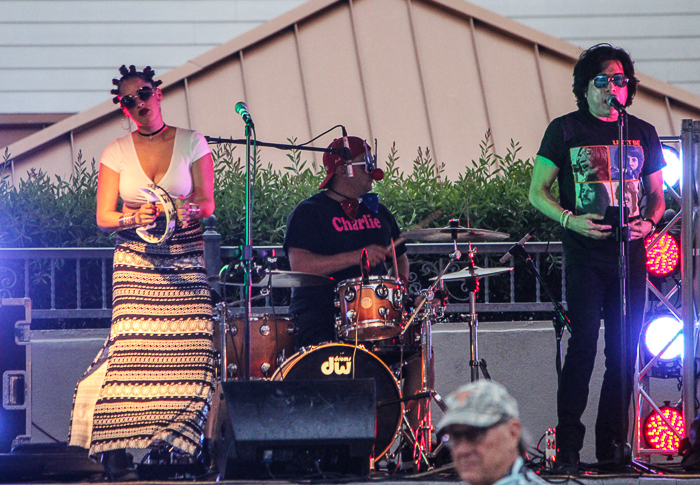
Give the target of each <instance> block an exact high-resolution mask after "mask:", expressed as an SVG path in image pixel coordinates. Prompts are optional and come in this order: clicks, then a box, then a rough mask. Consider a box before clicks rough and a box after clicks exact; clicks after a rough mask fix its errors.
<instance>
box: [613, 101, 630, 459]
mask: <svg viewBox="0 0 700 485" xmlns="http://www.w3.org/2000/svg"><path fill="white" fill-rule="evenodd" d="M617 112H618V117H617V127H618V147H619V150H618V155H619V164H618V165H619V169H620V170H619V173H620V175H619V184H620V185H619V191H620V199H619V201H618V205H619V207H620V217H619V222H618V227H617V228H616V229H615V237H616V238H617V241H618V242H619V244H620V256H619V259H618V270H619V277H620V348H619V351H620V382H621V383H622V386H621V388H620V399H621V401H620V404H621V405H622V403H624V402H625V400H626V398H627V391H628V389H627V388H626V386H625V383H624V379H625V369H626V368H627V366H628V365H629V362H628V359H627V357H628V356H627V330H628V329H629V321H628V319H629V317H628V305H627V270H628V264H629V240H630V229H629V218H628V214H629V212H628V211H627V210H625V209H626V203H625V189H626V187H625V185H626V184H625V176H626V173H627V145H626V143H625V141H626V137H625V132H626V129H627V111H625V110H624V109H618V110H617ZM629 391H630V392H631V390H629ZM623 407H624V406H621V408H620V416H619V418H620V419H621V421H620V422H621V423H628V426H627V428H629V418H628V416H627V414H628V410H627V409H623ZM627 448H628V443H627V436H624V437H623V438H622V442H621V443H619V444H618V448H617V450H616V452H615V463H616V464H617V465H621V466H624V467H628V466H630V465H631V464H632V455H631V454H628V453H626V450H627Z"/></svg>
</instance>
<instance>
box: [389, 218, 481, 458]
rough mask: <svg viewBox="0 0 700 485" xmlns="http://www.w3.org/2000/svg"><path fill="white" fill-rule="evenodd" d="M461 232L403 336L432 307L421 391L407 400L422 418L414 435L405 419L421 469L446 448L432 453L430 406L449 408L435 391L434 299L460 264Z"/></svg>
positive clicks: (425, 330) (425, 328) (426, 321)
mask: <svg viewBox="0 0 700 485" xmlns="http://www.w3.org/2000/svg"><path fill="white" fill-rule="evenodd" d="M450 226H452V227H458V226H459V221H458V220H457V219H453V220H451V221H450ZM457 238H458V235H457V231H453V233H452V242H453V244H454V252H452V253H451V254H450V255H449V257H450V261H449V262H448V263H447V264H446V265H445V267H444V268H442V270H441V271H440V274H439V275H438V277H437V278H436V279H435V282H434V283H433V284H432V285H431V286H430V287H429V288H428V289H426V290H423V291H422V292H421V296H422V298H421V300H420V302H419V303H418V306H417V307H416V308H415V309H414V310H413V313H412V314H411V317H410V318H409V319H408V322H407V323H406V326H405V327H404V329H403V331H402V332H401V336H403V335H404V334H405V333H406V332H407V331H408V329H409V327H410V326H411V325H412V324H413V321H414V320H415V318H416V316H417V315H419V314H420V313H421V310H422V309H423V307H424V306H425V305H426V304H429V307H428V309H427V310H426V311H425V312H424V313H423V314H422V315H421V317H420V319H421V325H422V329H421V389H420V390H419V391H417V392H416V393H415V394H414V395H413V396H410V397H407V398H404V399H405V400H417V401H418V418H419V422H420V424H419V426H418V429H416V431H415V432H414V431H413V430H412V429H411V427H410V424H409V423H408V421H407V418H406V416H404V424H405V427H406V428H408V430H409V431H410V434H408V433H407V432H406V433H404V436H406V437H407V438H408V439H409V440H410V441H412V442H413V446H414V453H413V456H414V460H415V463H416V466H417V467H418V469H420V466H421V463H422V462H423V463H425V464H426V465H427V466H428V467H431V465H430V462H429V459H431V458H434V457H435V454H436V453H437V452H438V451H439V450H440V448H441V447H442V446H443V444H442V443H440V444H439V445H438V446H437V447H436V448H435V449H434V450H431V447H432V432H433V425H432V416H431V410H430V405H431V401H432V400H434V401H435V403H436V404H437V405H438V407H439V408H440V409H441V410H442V412H446V411H447V406H446V405H445V402H444V401H443V399H442V397H441V396H440V394H438V392H437V391H436V390H435V389H434V388H433V385H434V382H432V375H433V373H432V365H431V360H432V354H433V339H432V326H433V324H434V323H435V321H436V320H437V315H436V312H435V305H433V303H432V302H433V299H434V298H435V292H436V291H437V290H438V288H439V285H441V284H442V277H443V276H444V275H445V273H446V272H447V269H448V268H449V267H450V266H451V265H452V263H454V262H455V261H458V260H459V259H460V258H461V257H462V252H461V251H460V250H459V248H458V247H457ZM469 250H470V253H471V252H472V251H471V245H470V247H469Z"/></svg>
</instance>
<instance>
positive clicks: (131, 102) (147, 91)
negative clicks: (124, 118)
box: [119, 86, 153, 109]
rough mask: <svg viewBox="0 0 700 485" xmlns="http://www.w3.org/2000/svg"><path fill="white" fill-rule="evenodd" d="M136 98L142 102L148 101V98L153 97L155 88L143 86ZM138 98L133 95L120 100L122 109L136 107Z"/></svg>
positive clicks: (137, 92)
mask: <svg viewBox="0 0 700 485" xmlns="http://www.w3.org/2000/svg"><path fill="white" fill-rule="evenodd" d="M136 96H138V97H139V99H140V100H141V101H148V98H150V97H151V96H153V88H152V87H150V86H141V87H140V88H138V90H137V91H136ZM136 96H134V95H133V94H129V95H127V96H123V97H122V98H121V99H120V100H119V104H121V105H122V107H124V108H126V109H131V108H133V107H134V106H136V102H137V101H136Z"/></svg>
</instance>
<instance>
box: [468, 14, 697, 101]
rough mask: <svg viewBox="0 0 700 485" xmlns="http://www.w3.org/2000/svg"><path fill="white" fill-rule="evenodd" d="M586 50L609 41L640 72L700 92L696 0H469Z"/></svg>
mask: <svg viewBox="0 0 700 485" xmlns="http://www.w3.org/2000/svg"><path fill="white" fill-rule="evenodd" d="M470 1H471V2H472V3H474V4H476V5H479V6H481V7H484V8H487V9H489V10H491V11H493V12H495V13H497V14H500V15H503V16H504V17H508V18H510V19H513V20H515V21H517V22H520V23H522V24H525V25H527V26H529V27H532V28H534V29H537V30H540V31H542V32H544V33H546V34H549V35H552V36H554V37H558V38H559V39H562V40H565V41H567V42H571V43H572V44H575V45H578V46H579V47H582V48H587V47H590V46H591V45H593V44H597V43H599V42H609V43H611V44H613V45H617V46H620V47H623V48H624V49H626V50H627V51H628V52H629V53H630V54H631V55H632V59H633V60H634V61H635V67H636V69H637V70H638V71H641V72H643V73H645V74H648V75H650V76H653V77H655V78H657V79H659V80H661V81H665V82H668V83H671V84H675V85H676V86H678V87H680V88H682V89H686V90H688V91H690V92H692V93H694V94H698V95H700V55H699V53H700V2H698V1H697V0H663V1H659V0H615V1H612V2H611V1H609V0H566V1H562V0H470Z"/></svg>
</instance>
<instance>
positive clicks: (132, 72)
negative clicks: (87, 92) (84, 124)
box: [110, 64, 163, 104]
mask: <svg viewBox="0 0 700 485" xmlns="http://www.w3.org/2000/svg"><path fill="white" fill-rule="evenodd" d="M119 73H120V74H121V75H122V77H120V78H119V79H116V78H114V79H112V84H114V85H115V86H116V87H117V88H116V89H112V90H111V91H110V93H112V94H114V95H116V96H114V98H112V102H113V103H114V104H117V103H119V86H121V83H123V82H124V81H126V80H127V79H131V78H135V77H137V78H140V79H142V80H144V81H146V82H147V83H150V84H151V86H153V87H154V88H157V87H158V86H160V85H161V84H163V81H160V80H157V81H154V80H153V76H155V75H156V73H155V72H154V71H153V69H151V66H146V67H145V68H144V70H143V71H137V70H136V67H134V66H133V65H132V66H129V68H128V69H127V68H126V66H125V65H123V64H122V67H120V68H119Z"/></svg>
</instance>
